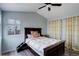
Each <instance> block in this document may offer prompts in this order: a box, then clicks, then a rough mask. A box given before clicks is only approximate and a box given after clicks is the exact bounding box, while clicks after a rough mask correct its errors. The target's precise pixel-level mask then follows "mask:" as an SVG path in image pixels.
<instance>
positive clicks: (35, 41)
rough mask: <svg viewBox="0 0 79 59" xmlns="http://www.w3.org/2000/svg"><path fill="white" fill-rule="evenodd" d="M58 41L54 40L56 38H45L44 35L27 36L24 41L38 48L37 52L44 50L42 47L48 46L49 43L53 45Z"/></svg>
mask: <svg viewBox="0 0 79 59" xmlns="http://www.w3.org/2000/svg"><path fill="white" fill-rule="evenodd" d="M58 42H60V40H56V39H51V38H46V37H38V38H30V39H29V38H28V39H26V43H27V44H28V45H29V46H30V47H32V48H34V49H36V50H38V51H39V52H42V53H43V52H44V51H43V49H44V48H46V47H48V46H50V45H53V44H55V43H58Z"/></svg>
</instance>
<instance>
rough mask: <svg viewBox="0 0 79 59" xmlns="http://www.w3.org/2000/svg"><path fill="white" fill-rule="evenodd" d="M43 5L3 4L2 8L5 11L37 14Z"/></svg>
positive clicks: (0, 5)
mask: <svg viewBox="0 0 79 59" xmlns="http://www.w3.org/2000/svg"><path fill="white" fill-rule="evenodd" d="M43 5H44V4H41V3H1V4H0V7H1V9H2V10H4V11H20V12H36V11H37V10H38V8H39V7H41V6H43Z"/></svg>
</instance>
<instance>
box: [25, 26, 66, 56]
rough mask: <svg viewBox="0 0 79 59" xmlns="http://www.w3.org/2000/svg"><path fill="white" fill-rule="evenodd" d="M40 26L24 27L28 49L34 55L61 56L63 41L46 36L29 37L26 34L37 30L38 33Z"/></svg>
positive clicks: (62, 53)
mask: <svg viewBox="0 0 79 59" xmlns="http://www.w3.org/2000/svg"><path fill="white" fill-rule="evenodd" d="M41 30H42V29H41V28H25V38H26V44H27V46H28V48H29V49H30V51H31V52H32V53H33V54H34V55H35V56H62V55H64V52H65V47H64V45H65V41H61V40H56V39H51V38H46V37H38V38H32V39H29V38H28V36H27V34H31V33H30V31H38V32H39V33H40V35H41V36H42V33H41Z"/></svg>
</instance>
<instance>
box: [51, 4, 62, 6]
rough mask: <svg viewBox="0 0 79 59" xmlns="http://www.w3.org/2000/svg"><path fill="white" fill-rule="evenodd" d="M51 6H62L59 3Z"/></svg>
mask: <svg viewBox="0 0 79 59" xmlns="http://www.w3.org/2000/svg"><path fill="white" fill-rule="evenodd" d="M51 5H52V6H61V5H62V4H61V3H54V4H52V3H51Z"/></svg>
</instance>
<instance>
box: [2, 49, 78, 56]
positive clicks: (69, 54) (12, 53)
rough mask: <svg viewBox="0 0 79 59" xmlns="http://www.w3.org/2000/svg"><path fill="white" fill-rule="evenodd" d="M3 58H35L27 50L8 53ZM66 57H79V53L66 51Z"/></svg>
mask: <svg viewBox="0 0 79 59" xmlns="http://www.w3.org/2000/svg"><path fill="white" fill-rule="evenodd" d="M3 56H34V55H33V54H32V53H31V52H30V50H29V49H27V50H24V51H22V52H19V53H17V51H12V52H8V53H5V54H3ZM64 56H79V52H76V51H70V50H68V49H65V54H64Z"/></svg>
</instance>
